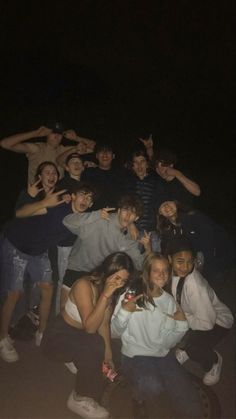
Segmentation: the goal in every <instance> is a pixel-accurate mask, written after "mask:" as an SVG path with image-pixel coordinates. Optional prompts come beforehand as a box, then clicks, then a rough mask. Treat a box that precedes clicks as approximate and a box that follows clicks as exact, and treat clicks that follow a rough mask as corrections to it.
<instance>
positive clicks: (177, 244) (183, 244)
mask: <svg viewBox="0 0 236 419" xmlns="http://www.w3.org/2000/svg"><path fill="white" fill-rule="evenodd" d="M179 252H191V253H192V254H193V256H194V257H195V256H196V251H195V249H194V246H193V244H192V243H191V241H190V240H189V239H188V238H187V237H185V236H180V237H176V238H174V239H172V240H170V241H169V243H168V246H167V253H168V255H170V256H173V255H175V254H176V253H179Z"/></svg>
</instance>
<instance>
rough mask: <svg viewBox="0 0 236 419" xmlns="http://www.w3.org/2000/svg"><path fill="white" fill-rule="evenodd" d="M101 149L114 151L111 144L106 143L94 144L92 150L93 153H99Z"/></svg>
mask: <svg viewBox="0 0 236 419" xmlns="http://www.w3.org/2000/svg"><path fill="white" fill-rule="evenodd" d="M101 151H110V152H111V153H114V151H113V147H112V145H111V144H108V143H100V144H96V146H95V150H94V152H95V154H97V153H100V152H101Z"/></svg>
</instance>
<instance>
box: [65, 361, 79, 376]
mask: <svg viewBox="0 0 236 419" xmlns="http://www.w3.org/2000/svg"><path fill="white" fill-rule="evenodd" d="M65 366H66V368H68V370H69V371H70V372H72V374H77V371H78V368H77V367H76V366H75V364H74V362H65Z"/></svg>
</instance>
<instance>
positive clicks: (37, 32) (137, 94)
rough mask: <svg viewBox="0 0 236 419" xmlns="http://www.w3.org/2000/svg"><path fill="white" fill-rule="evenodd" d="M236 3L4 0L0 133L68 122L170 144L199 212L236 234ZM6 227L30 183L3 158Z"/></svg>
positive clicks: (104, 134) (13, 157) (10, 158)
mask: <svg viewBox="0 0 236 419" xmlns="http://www.w3.org/2000/svg"><path fill="white" fill-rule="evenodd" d="M235 12H236V10H235V3H234V2H233V1H230V0H227V1H219V2H217V1H207V0H205V1H189V0H172V1H168V0H155V1H148V0H146V1H143V0H142V1H141V0H136V1H131V0H126V1H122V0H118V1H117V0H113V1H111V0H97V1H96V0H80V1H79V0H77V1H69V0H67V1H57V2H50V1H47V2H44V1H40V2H35V1H32V2H31V1H24V0H21V1H20V2H19V1H10V0H9V1H2V2H1V6H0V23H1V25H0V28H1V29H0V31H1V32H0V52H1V66H0V67H1V70H0V91H1V101H0V107H1V124H0V136H1V138H3V137H4V136H8V135H11V134H14V133H16V132H24V131H28V130H32V129H35V128H37V127H39V126H40V125H46V124H47V122H48V121H49V120H51V119H56V120H61V121H63V122H64V124H65V125H66V127H67V128H75V129H76V130H77V131H78V133H79V134H80V135H82V136H87V137H89V138H94V139H96V140H97V141H101V140H105V141H110V142H111V143H112V144H113V145H114V146H115V147H116V150H117V154H118V157H119V155H122V154H125V152H126V149H127V144H128V143H130V142H131V141H132V140H134V139H135V138H137V137H138V136H142V135H144V134H145V133H152V134H153V137H154V140H155V143H156V144H157V146H158V145H168V146H171V147H172V148H173V149H174V150H175V151H177V154H178V156H179V168H181V169H183V171H184V172H186V173H188V174H190V176H191V177H192V178H193V179H195V180H196V181H197V182H199V184H200V185H201V188H202V196H201V197H200V198H199V200H198V207H199V208H200V209H202V210H203V211H205V212H206V213H208V214H209V215H210V216H211V217H213V218H214V219H215V220H216V221H217V222H219V223H221V224H222V225H224V226H225V227H226V228H227V229H228V230H229V231H230V232H234V231H235V222H234V221H235V218H234V217H235V216H234V212H235V205H234V197H235V193H234V190H235V183H234V177H235V171H234V166H235V163H234V162H235V160H234V151H235V146H234V143H235V133H236V130H235V84H236V83H235V70H236V68H235V58H236V57H235V56H236V54H235V37H234V33H235V22H234V18H233V16H234V15H235ZM0 157H1V170H0V175H1V218H0V220H1V221H5V220H6V219H7V218H9V216H11V215H12V213H13V210H12V209H13V205H14V202H15V199H16V196H17V194H18V192H19V190H20V189H22V187H23V186H24V185H25V182H26V169H27V160H26V158H25V156H23V155H19V154H15V153H12V152H7V151H3V150H1V155H0Z"/></svg>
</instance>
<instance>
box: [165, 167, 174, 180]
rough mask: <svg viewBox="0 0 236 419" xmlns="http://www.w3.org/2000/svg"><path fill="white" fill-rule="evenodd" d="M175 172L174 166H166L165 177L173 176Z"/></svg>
mask: <svg viewBox="0 0 236 419" xmlns="http://www.w3.org/2000/svg"><path fill="white" fill-rule="evenodd" d="M176 174H177V170H176V169H175V168H174V167H171V166H167V167H166V171H165V175H166V177H167V178H168V177H171V178H175V177H176Z"/></svg>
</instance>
